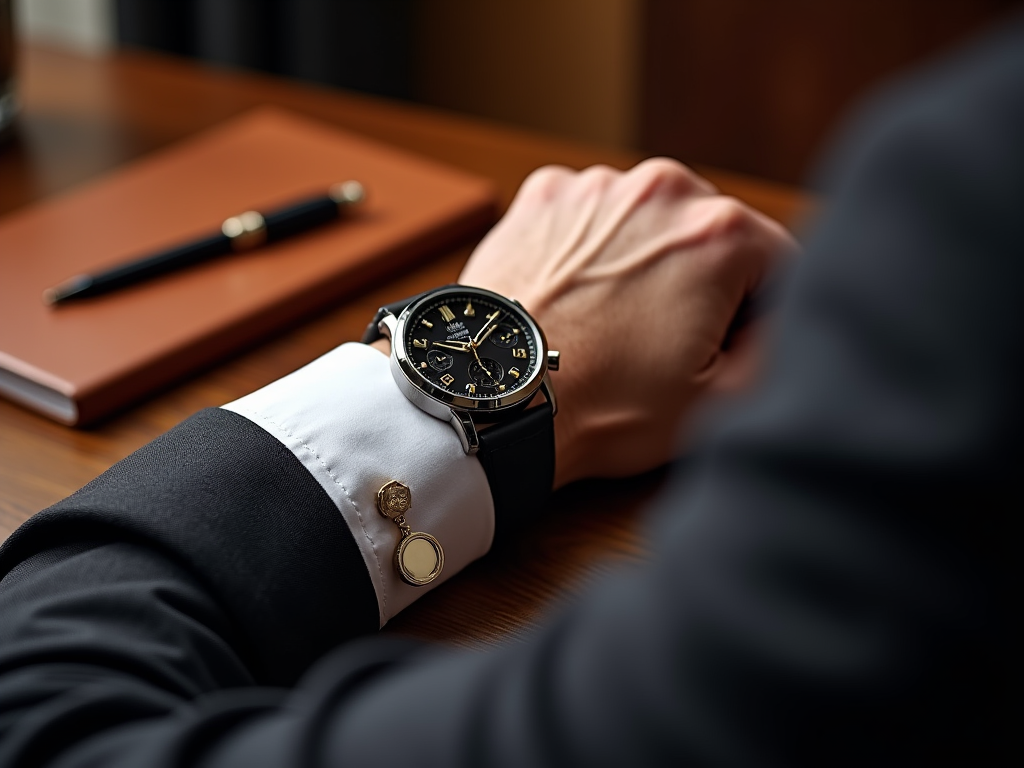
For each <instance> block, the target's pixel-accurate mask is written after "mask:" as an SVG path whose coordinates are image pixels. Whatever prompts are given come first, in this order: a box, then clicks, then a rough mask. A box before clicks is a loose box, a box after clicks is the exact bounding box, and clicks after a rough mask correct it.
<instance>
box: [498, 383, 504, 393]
mask: <svg viewBox="0 0 1024 768" xmlns="http://www.w3.org/2000/svg"><path fill="white" fill-rule="evenodd" d="M498 391H499V392H504V391H505V385H504V384H499V385H498Z"/></svg>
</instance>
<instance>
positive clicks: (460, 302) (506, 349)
mask: <svg viewBox="0 0 1024 768" xmlns="http://www.w3.org/2000/svg"><path fill="white" fill-rule="evenodd" d="M397 331H398V333H397V336H398V338H399V339H400V340H401V344H400V345H397V346H396V352H398V353H400V362H401V366H402V369H403V371H404V372H405V374H406V376H407V378H408V379H409V380H410V382H411V383H412V384H413V385H414V386H416V387H417V388H418V389H420V390H421V391H423V392H425V393H426V394H428V395H430V396H431V397H434V398H435V399H437V400H441V401H442V402H445V403H449V404H452V405H456V406H459V407H463V408H469V409H500V408H504V407H511V406H513V405H516V404H518V403H520V402H522V401H523V400H525V399H528V398H529V397H530V396H531V395H532V394H533V393H534V392H535V391H536V389H537V387H538V385H539V384H540V379H541V377H542V376H543V375H544V371H545V370H546V367H547V366H546V358H545V355H546V349H545V343H544V338H543V335H542V334H541V332H540V329H539V328H538V327H537V325H536V323H535V322H534V321H533V319H532V318H531V317H530V316H529V315H528V314H527V313H526V312H525V311H524V310H523V309H522V308H521V307H519V306H518V305H517V304H514V303H513V302H511V301H509V300H508V299H505V298H504V297H502V296H499V295H498V294H495V293H491V292H490V291H484V290H482V289H479V288H468V287H465V286H453V287H451V288H445V289H442V290H440V291H437V292H435V293H432V294H430V295H429V296H426V297H424V298H423V299H421V300H420V301H418V302H416V303H414V304H412V305H410V306H409V307H408V308H407V309H406V311H405V312H403V313H402V315H401V317H400V319H399V321H398V328H397Z"/></svg>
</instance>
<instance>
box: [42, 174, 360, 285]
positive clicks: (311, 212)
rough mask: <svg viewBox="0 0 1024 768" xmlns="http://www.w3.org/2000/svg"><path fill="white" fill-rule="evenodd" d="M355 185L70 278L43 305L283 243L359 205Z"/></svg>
mask: <svg viewBox="0 0 1024 768" xmlns="http://www.w3.org/2000/svg"><path fill="white" fill-rule="evenodd" d="M363 197H364V191H363V185H362V184H360V183H359V182H358V181H346V182H342V183H340V184H334V185H333V186H332V187H331V188H330V189H329V190H328V191H327V194H326V195H322V196H319V197H314V198H311V199H309V200H303V201H301V202H298V203H294V204H293V205H290V206H288V207H287V208H282V209H281V210H278V211H273V212H271V213H259V212H258V211H246V212H245V213H240V214H239V215H237V216H232V217H231V218H230V219H227V220H225V221H224V224H223V225H222V226H221V228H220V232H217V233H216V234H211V235H209V236H208V237H203V238H200V239H198V240H196V241H194V242H191V243H186V244H184V245H179V246H177V247H175V248H171V249H169V250H166V251H161V252H159V253H154V254H152V255H150V256H145V257H143V258H141V259H137V260H135V261H130V262H127V263H125V264H120V265H118V266H116V267H112V268H110V269H107V270H104V271H103V272H97V273H95V274H92V275H75V276H74V277H72V278H70V279H68V280H65V281H64V282H63V283H61V284H60V285H56V286H54V287H53V288H47V289H46V290H45V291H43V303H45V304H59V303H61V302H64V301H71V300H72V299H84V298H86V297H88V296H98V295H99V294H101V293H107V292H108V291H115V290H117V289H119V288H124V287H125V286H129V285H134V284H135V283H139V282H142V281H143V280H148V279H149V278H151V277H156V276H158V275H162V274H165V273H167V272H172V271H174V270H177V269H181V268H182V267H188V266H191V265H193V264H198V263H199V262H201V261H205V260H206V259H211V258H213V257H215V256H223V255H224V254H226V253H232V252H237V251H247V250H249V249H250V248H256V247H257V246H260V245H263V244H264V243H272V242H274V241H275V240H283V239H284V238H286V237H291V236H292V235H297V234H299V233H300V232H305V231H306V230H307V229H311V228H313V227H316V226H319V225H320V224H326V223H327V222H329V221H334V220H335V219H337V218H338V217H339V216H341V214H342V211H343V210H344V209H345V208H347V207H348V206H350V205H354V204H356V203H359V202H361V201H362V199H363Z"/></svg>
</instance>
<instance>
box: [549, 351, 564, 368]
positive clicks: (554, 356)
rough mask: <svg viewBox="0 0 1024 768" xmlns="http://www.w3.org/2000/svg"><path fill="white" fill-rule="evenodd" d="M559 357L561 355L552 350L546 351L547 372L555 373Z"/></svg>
mask: <svg viewBox="0 0 1024 768" xmlns="http://www.w3.org/2000/svg"><path fill="white" fill-rule="evenodd" d="M560 357H561V354H560V353H558V352H556V351H555V350H553V349H549V350H548V370H549V371H557V370H558V360H559V358H560Z"/></svg>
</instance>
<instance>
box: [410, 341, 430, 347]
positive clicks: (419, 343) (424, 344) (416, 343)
mask: <svg viewBox="0 0 1024 768" xmlns="http://www.w3.org/2000/svg"><path fill="white" fill-rule="evenodd" d="M412 345H413V346H414V347H419V348H420V349H426V348H427V340H426V339H413V340H412Z"/></svg>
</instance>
